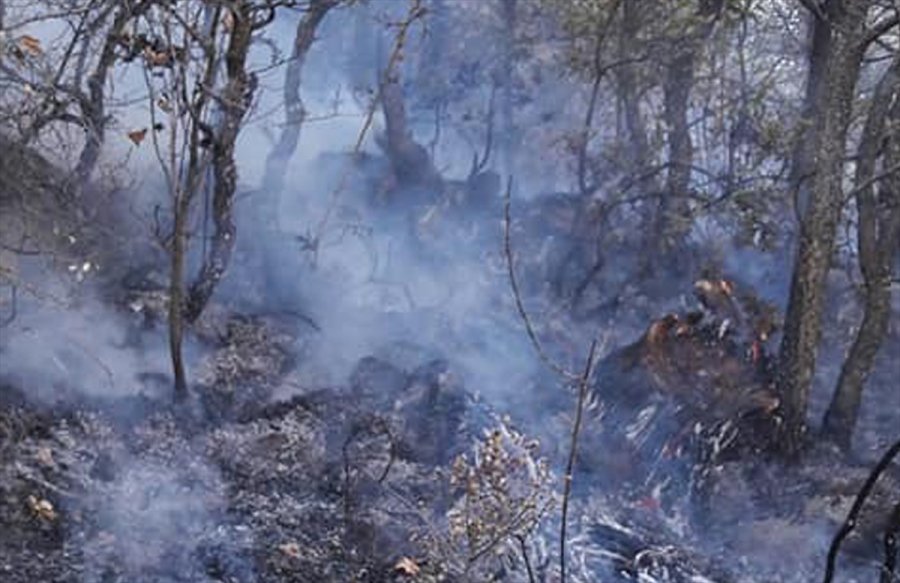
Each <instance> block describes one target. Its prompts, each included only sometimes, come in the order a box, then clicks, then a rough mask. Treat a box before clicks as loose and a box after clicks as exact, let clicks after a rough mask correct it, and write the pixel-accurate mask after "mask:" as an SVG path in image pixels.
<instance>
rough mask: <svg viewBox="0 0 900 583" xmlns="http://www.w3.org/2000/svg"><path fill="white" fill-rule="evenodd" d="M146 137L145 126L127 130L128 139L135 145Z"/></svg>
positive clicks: (138, 144)
mask: <svg viewBox="0 0 900 583" xmlns="http://www.w3.org/2000/svg"><path fill="white" fill-rule="evenodd" d="M146 137H147V128H143V129H139V130H134V131H130V132H128V139H129V140H131V141H132V142H133V143H134V145H135V146H140V145H141V142H143V141H144V138H146Z"/></svg>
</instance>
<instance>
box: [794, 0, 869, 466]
mask: <svg viewBox="0 0 900 583" xmlns="http://www.w3.org/2000/svg"><path fill="white" fill-rule="evenodd" d="M869 6H870V2H867V1H861V0H840V1H835V0H831V1H829V2H827V3H826V4H825V5H824V8H823V10H824V11H825V13H824V14H822V15H819V16H818V17H817V19H816V21H815V26H816V27H828V28H829V34H830V37H829V41H828V43H827V50H826V51H825V52H824V54H818V53H812V54H810V75H812V74H813V73H814V72H816V71H822V73H823V75H824V76H825V77H826V78H827V79H828V82H827V83H825V84H824V86H822V87H821V88H819V86H818V85H816V84H815V83H814V81H815V79H813V78H812V77H810V78H809V79H808V82H807V91H808V92H809V91H816V90H820V91H821V92H822V94H821V96H820V97H819V98H817V99H812V98H810V97H809V95H808V97H807V102H808V103H809V102H811V101H816V102H818V104H819V105H818V109H817V113H816V116H815V119H814V121H813V123H814V124H815V125H816V126H817V130H816V132H815V139H814V140H813V146H812V150H811V151H812V152H815V154H816V159H815V164H814V168H813V172H814V174H813V176H812V179H811V183H810V187H811V188H810V197H809V203H808V205H807V208H806V209H805V210H804V212H803V215H802V217H801V225H800V241H799V248H798V250H797V254H796V257H795V261H794V268H793V274H792V278H791V288H790V296H789V300H788V306H787V311H786V314H785V322H784V334H783V336H782V341H781V347H780V350H779V374H778V385H779V389H780V391H781V393H782V397H783V405H784V414H785V422H786V423H785V428H784V429H785V435H784V440H783V444H782V446H783V451H784V453H785V454H787V455H789V456H793V455H795V454H796V453H798V452H799V450H800V448H801V446H802V443H803V440H804V435H805V432H806V408H807V402H808V400H809V393H810V389H811V386H812V379H813V374H814V372H815V365H816V356H817V352H818V344H819V339H820V335H821V316H822V302H823V295H824V291H825V290H824V288H825V278H826V275H827V273H828V270H829V267H830V263H831V256H832V253H833V251H834V240H835V230H836V227H837V222H838V219H839V218H840V214H841V208H842V206H843V198H844V193H843V188H842V177H843V171H844V150H845V145H846V138H847V127H848V124H849V122H850V115H851V110H852V105H853V97H854V88H855V87H856V81H857V77H858V76H859V70H860V66H861V61H862V55H863V50H864V46H865V45H864V37H865V31H866V30H865V26H864V24H865V17H866V14H867V12H868V8H869ZM819 59H824V62H823V63H815V62H816V61H817V60H819ZM813 64H815V66H813ZM794 163H795V165H796V164H803V163H804V160H803V159H802V158H801V159H798V160H795V161H794Z"/></svg>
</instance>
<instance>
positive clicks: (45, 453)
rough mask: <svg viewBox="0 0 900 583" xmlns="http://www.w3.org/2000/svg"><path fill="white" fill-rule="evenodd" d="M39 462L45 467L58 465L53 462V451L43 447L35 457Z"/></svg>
mask: <svg viewBox="0 0 900 583" xmlns="http://www.w3.org/2000/svg"><path fill="white" fill-rule="evenodd" d="M34 457H36V458H37V461H38V462H40V463H41V465H43V466H48V467H52V466H54V465H56V464H55V463H54V462H53V451H52V450H51V449H50V448H49V447H41V448H39V449H38V450H37V453H36V454H35V456H34Z"/></svg>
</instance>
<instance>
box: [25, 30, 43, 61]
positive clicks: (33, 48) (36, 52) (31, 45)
mask: <svg viewBox="0 0 900 583" xmlns="http://www.w3.org/2000/svg"><path fill="white" fill-rule="evenodd" d="M19 46H21V47H22V48H23V49H25V50H26V51H28V52H29V53H31V55H32V56H35V57H40V56H41V55H42V54H44V50H43V49H42V48H41V41H40V40H38V39H37V38H35V37H33V36H31V35H28V34H25V35H22V36H20V37H19Z"/></svg>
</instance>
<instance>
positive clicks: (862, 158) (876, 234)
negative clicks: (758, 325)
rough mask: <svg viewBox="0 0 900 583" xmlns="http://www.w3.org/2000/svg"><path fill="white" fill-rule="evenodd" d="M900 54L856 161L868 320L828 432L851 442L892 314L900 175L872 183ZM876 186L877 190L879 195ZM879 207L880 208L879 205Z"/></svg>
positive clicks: (895, 146)
mask: <svg viewBox="0 0 900 583" xmlns="http://www.w3.org/2000/svg"><path fill="white" fill-rule="evenodd" d="M898 99H900V56H898V57H895V59H894V62H893V64H892V66H891V67H890V69H888V71H887V72H886V73H885V75H884V76H883V77H882V79H881V80H880V81H879V83H878V86H877V87H876V90H875V94H874V96H873V97H872V105H871V107H870V109H869V114H868V116H867V118H866V123H865V126H864V128H863V134H862V138H861V143H860V147H859V153H858V156H857V162H856V179H855V182H856V185H857V189H858V191H857V193H856V205H857V213H858V225H857V237H858V239H857V241H858V252H859V263H860V270H861V271H862V274H863V279H864V282H865V297H864V307H863V309H864V312H863V320H862V324H861V325H860V328H859V331H858V332H857V334H856V339H855V340H854V342H853V346H852V347H851V348H850V352H849V354H848V355H847V358H846V360H845V361H844V365H843V367H842V368H841V374H840V377H839V379H838V384H837V389H836V390H835V392H834V396H833V397H832V400H831V404H830V405H829V407H828V410H827V411H826V413H825V418H824V421H823V430H824V432H825V434H826V435H827V436H828V437H829V438H831V439H832V440H834V441H835V442H836V443H837V444H839V445H840V446H841V447H843V448H849V446H850V443H851V439H852V436H853V429H854V427H855V426H856V419H857V417H858V415H859V407H860V403H861V401H862V391H863V386H864V385H865V382H866V378H867V377H868V375H869V372H870V371H871V369H872V364H873V363H874V361H875V357H876V355H877V354H878V351H879V349H880V348H881V344H882V342H883V340H884V336H885V334H886V333H887V329H888V322H889V319H890V315H891V290H890V285H891V264H892V262H893V255H894V253H896V249H897V246H896V245H895V242H896V241H897V239H898V237H900V179H898V177H897V176H896V173H894V176H891V177H888V178H886V179H885V180H884V181H882V182H880V183H879V184H878V185H877V187H876V185H875V184H873V178H874V176H875V168H876V162H877V159H878V156H879V150H880V149H881V144H882V143H883V141H884V137H885V136H884V133H885V131H884V130H885V119H886V118H888V116H889V114H890V113H891V112H890V111H889V110H890V109H891V101H892V100H895V103H894V106H893V114H892V115H890V119H891V122H892V124H896V123H898V121H900V120H898V112H900V106H898V104H897V103H896V100H898ZM898 131H900V130H898V128H897V127H893V128H892V134H891V135H889V136H888V142H887V144H888V146H887V148H885V150H886V151H885V154H884V157H883V158H882V166H884V167H886V168H893V167H894V166H895V165H896V164H897V161H898V160H900V135H898ZM876 190H877V192H878V195H877V196H876ZM879 207H880V208H879Z"/></svg>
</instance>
